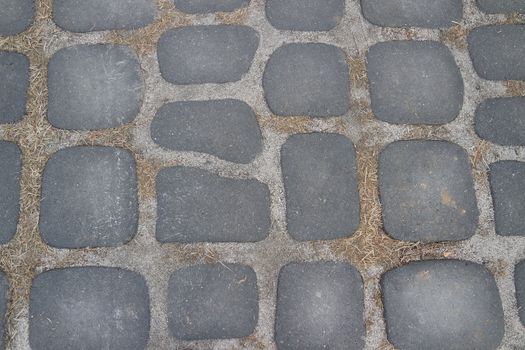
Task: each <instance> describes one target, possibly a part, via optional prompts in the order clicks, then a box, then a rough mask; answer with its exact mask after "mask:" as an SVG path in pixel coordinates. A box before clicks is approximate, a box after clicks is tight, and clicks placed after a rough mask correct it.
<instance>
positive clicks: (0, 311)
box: [0, 272, 9, 349]
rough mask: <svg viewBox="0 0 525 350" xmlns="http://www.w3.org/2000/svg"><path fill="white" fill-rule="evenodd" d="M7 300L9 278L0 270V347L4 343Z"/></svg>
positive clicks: (2, 346) (0, 347)
mask: <svg viewBox="0 0 525 350" xmlns="http://www.w3.org/2000/svg"><path fill="white" fill-rule="evenodd" d="M8 300H9V280H8V279H7V277H6V275H5V274H4V273H3V272H0V349H4V344H5V340H4V337H5V333H6V332H5V321H6V317H7V302H8Z"/></svg>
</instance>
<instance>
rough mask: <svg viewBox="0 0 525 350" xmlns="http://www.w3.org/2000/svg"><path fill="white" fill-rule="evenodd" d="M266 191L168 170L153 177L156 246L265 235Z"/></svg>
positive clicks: (188, 171)
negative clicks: (155, 185) (155, 204)
mask: <svg viewBox="0 0 525 350" xmlns="http://www.w3.org/2000/svg"><path fill="white" fill-rule="evenodd" d="M269 197H270V195H269V191H268V188H267V187H266V185H264V184H262V183H260V182H258V181H256V180H239V179H229V178H224V177H219V176H218V175H215V174H212V173H209V172H207V171H204V170H200V169H196V168H185V167H173V168H167V169H163V170H161V171H160V172H159V174H158V175H157V212H158V214H157V233H156V235H157V239H158V240H159V241H160V242H163V243H166V242H202V241H205V242H256V241H261V240H263V239H264V238H266V236H267V235H268V230H269V227H270V218H269Z"/></svg>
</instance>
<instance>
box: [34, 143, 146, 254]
mask: <svg viewBox="0 0 525 350" xmlns="http://www.w3.org/2000/svg"><path fill="white" fill-rule="evenodd" d="M137 210H138V204H137V177H136V170H135V160H134V159H133V156H132V155H131V153H130V152H128V151H126V150H124V149H119V148H112V147H97V146H95V147H88V146H81V147H72V148H66V149H63V150H60V151H58V152H57V153H55V154H53V155H52V157H51V158H50V160H49V161H48V163H47V165H46V168H45V170H44V175H43V180H42V200H41V204H40V232H41V234H42V237H43V239H44V240H45V241H46V242H47V243H48V244H50V245H51V246H54V247H60V248H83V247H102V246H116V245H121V244H124V243H126V242H127V241H129V240H131V239H132V238H133V236H134V235H135V233H136V231H137V220H138V219H137V217H138V214H137Z"/></svg>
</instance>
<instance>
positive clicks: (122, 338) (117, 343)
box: [29, 267, 150, 350]
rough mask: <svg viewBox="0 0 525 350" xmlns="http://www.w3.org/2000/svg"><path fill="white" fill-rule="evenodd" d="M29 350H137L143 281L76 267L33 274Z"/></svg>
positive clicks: (144, 321) (144, 317)
mask: <svg viewBox="0 0 525 350" xmlns="http://www.w3.org/2000/svg"><path fill="white" fill-rule="evenodd" d="M30 303H31V305H30V316H29V320H30V325H29V339H30V342H31V348H32V349H34V350H49V349H55V350H62V349H63V350H66V349H108V350H113V349H115V350H117V349H130V350H139V349H140V350H142V349H145V348H146V343H147V341H148V337H149V335H148V333H149V324H150V313H149V296H148V288H147V286H146V281H145V280H144V278H142V276H140V275H139V274H137V273H134V272H131V271H126V270H123V269H117V268H107V267H106V268H105V267H80V268H67V269H56V270H51V271H47V272H44V273H41V274H39V275H38V276H37V277H36V278H35V280H34V281H33V286H32V287H31V301H30Z"/></svg>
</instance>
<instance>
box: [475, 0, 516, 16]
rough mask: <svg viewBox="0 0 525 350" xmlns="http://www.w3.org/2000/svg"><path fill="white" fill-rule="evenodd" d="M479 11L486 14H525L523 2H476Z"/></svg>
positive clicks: (488, 0) (485, 0) (491, 0)
mask: <svg viewBox="0 0 525 350" xmlns="http://www.w3.org/2000/svg"><path fill="white" fill-rule="evenodd" d="M476 2H477V4H478V7H479V8H480V9H481V11H483V12H486V13H512V12H518V13H525V1H523V0H476Z"/></svg>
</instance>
